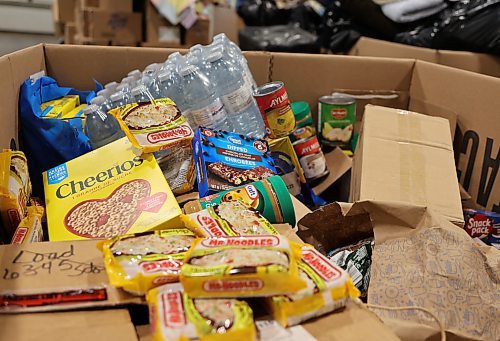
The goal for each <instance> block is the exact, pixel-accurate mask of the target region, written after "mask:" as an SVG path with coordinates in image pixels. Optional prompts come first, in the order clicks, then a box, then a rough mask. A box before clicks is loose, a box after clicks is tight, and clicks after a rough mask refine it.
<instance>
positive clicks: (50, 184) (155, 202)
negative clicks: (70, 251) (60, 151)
mask: <svg viewBox="0 0 500 341" xmlns="http://www.w3.org/2000/svg"><path fill="white" fill-rule="evenodd" d="M43 181H44V188H45V198H46V205H47V220H48V227H49V240H51V241H57V240H73V239H89V238H102V239H104V238H112V237H114V236H117V235H122V234H126V233H138V232H145V231H149V230H153V229H162V228H169V227H176V226H180V225H178V224H179V223H180V218H179V216H180V214H181V209H180V207H179V205H178V204H177V201H176V200H175V197H174V195H173V194H172V191H171V190H170V188H169V186H168V183H167V181H166V180H165V177H164V176H163V174H162V172H161V170H160V167H159V166H158V163H157V162H156V160H155V158H154V156H153V155H152V154H143V155H142V156H137V155H136V154H135V153H134V148H133V146H132V144H131V143H130V141H128V139H127V138H122V139H120V140H118V141H115V142H112V143H110V144H108V145H106V146H104V147H101V148H99V149H96V150H94V151H92V152H90V153H87V154H85V155H82V156H80V157H78V158H76V159H74V160H71V161H68V162H66V163H64V164H62V165H59V166H57V167H54V168H52V169H49V170H48V171H46V172H44V173H43Z"/></svg>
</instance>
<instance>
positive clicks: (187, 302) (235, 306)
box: [147, 283, 256, 341]
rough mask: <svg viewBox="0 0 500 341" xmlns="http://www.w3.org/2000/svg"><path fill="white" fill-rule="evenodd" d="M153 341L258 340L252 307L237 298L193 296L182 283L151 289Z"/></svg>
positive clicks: (150, 306) (150, 307) (150, 304)
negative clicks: (197, 340) (183, 287)
mask: <svg viewBox="0 0 500 341" xmlns="http://www.w3.org/2000/svg"><path fill="white" fill-rule="evenodd" d="M147 301H148V306H149V312H150V323H151V329H152V333H153V340H169V341H171V340H172V341H175V340H193V339H200V340H202V341H205V340H207V341H208V340H213V341H217V340H238V341H247V340H248V341H253V340H255V336H256V335H255V334H256V333H255V326H254V323H253V314H252V310H251V309H250V307H249V306H248V304H246V303H245V302H242V301H237V300H234V299H224V298H222V299H192V298H190V297H189V296H188V295H186V294H185V293H183V290H182V285H180V284H179V283H173V284H167V285H164V286H161V287H158V288H156V289H153V290H151V291H149V292H148V295H147Z"/></svg>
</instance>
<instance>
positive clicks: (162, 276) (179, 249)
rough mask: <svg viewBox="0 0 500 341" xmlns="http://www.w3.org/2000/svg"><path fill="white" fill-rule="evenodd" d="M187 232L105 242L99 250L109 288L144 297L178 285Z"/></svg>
mask: <svg viewBox="0 0 500 341" xmlns="http://www.w3.org/2000/svg"><path fill="white" fill-rule="evenodd" d="M195 238H196V236H195V235H194V233H193V232H191V231H190V230H188V229H184V228H179V229H168V230H161V231H150V232H143V233H137V234H129V235H123V236H119V237H115V238H113V239H110V240H107V241H104V242H103V244H102V251H103V253H104V263H105V265H106V272H107V273H108V277H109V281H110V283H111V285H113V286H116V287H121V288H123V289H124V290H126V291H128V292H130V293H133V294H136V295H144V294H145V292H146V291H147V290H149V289H151V288H153V287H156V286H159V285H162V284H165V283H171V282H177V281H178V280H179V273H180V269H181V266H182V261H183V259H184V257H185V256H186V251H187V250H188V249H189V247H190V246H191V242H192V241H193V240H194V239H195Z"/></svg>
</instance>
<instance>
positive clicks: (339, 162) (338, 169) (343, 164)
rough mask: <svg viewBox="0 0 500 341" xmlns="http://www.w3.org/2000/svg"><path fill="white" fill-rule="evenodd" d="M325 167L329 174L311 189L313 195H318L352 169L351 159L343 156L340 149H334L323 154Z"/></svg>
mask: <svg viewBox="0 0 500 341" xmlns="http://www.w3.org/2000/svg"><path fill="white" fill-rule="evenodd" d="M325 159H326V166H327V167H328V170H329V171H330V174H328V176H327V177H326V178H325V179H324V180H323V181H322V182H320V183H319V184H318V185H317V186H315V187H313V191H314V194H316V195H320V194H321V193H323V192H324V191H326V190H327V189H328V187H330V186H331V185H333V183H335V181H337V180H338V179H340V177H341V176H342V175H344V174H345V173H346V172H347V171H348V170H349V169H351V167H352V159H351V158H350V157H349V156H347V155H345V154H344V152H343V151H342V149H340V148H339V147H336V148H335V149H334V150H332V151H331V152H329V153H326V154H325Z"/></svg>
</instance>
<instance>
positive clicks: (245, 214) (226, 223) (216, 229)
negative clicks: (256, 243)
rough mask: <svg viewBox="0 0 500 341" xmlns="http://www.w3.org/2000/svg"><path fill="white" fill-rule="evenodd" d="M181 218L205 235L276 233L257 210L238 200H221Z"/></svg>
mask: <svg viewBox="0 0 500 341" xmlns="http://www.w3.org/2000/svg"><path fill="white" fill-rule="evenodd" d="M181 218H182V220H183V222H184V224H185V225H186V226H187V227H189V228H191V229H192V230H193V231H196V232H197V233H199V234H201V235H203V236H205V237H223V236H252V235H277V234H278V231H276V229H275V228H274V227H273V225H271V224H270V223H269V222H268V221H267V219H266V218H264V217H263V216H261V215H260V213H259V212H258V211H257V210H255V209H253V208H251V207H248V206H246V205H244V204H243V203H241V202H240V201H227V202H221V203H219V204H218V205H214V206H211V207H207V208H206V209H204V210H202V211H199V212H195V213H191V214H189V215H183V216H181Z"/></svg>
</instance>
